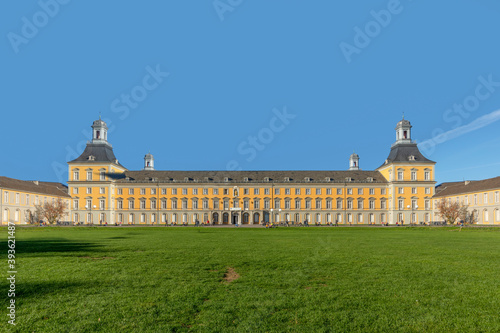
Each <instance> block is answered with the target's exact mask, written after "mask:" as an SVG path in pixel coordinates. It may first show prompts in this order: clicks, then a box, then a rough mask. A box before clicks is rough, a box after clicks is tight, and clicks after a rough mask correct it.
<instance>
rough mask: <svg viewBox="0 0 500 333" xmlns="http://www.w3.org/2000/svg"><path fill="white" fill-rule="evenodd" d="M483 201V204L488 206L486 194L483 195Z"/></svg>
mask: <svg viewBox="0 0 500 333" xmlns="http://www.w3.org/2000/svg"><path fill="white" fill-rule="evenodd" d="M483 201H484V204H488V193H485V194H484V199H483Z"/></svg>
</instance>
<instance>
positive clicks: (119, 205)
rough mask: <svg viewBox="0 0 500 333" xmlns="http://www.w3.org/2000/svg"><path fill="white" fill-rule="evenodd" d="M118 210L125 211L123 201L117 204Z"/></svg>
mask: <svg viewBox="0 0 500 333" xmlns="http://www.w3.org/2000/svg"><path fill="white" fill-rule="evenodd" d="M116 208H118V209H123V200H118V201H117V202H116Z"/></svg>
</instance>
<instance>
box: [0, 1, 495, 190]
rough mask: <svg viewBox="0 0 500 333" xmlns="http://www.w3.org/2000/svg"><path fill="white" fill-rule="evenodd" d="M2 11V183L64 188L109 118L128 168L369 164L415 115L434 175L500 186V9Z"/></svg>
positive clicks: (31, 4) (98, 5) (90, 4)
mask: <svg viewBox="0 0 500 333" xmlns="http://www.w3.org/2000/svg"><path fill="white" fill-rule="evenodd" d="M0 9H1V10H0V32H1V34H2V35H3V38H2V41H1V43H0V52H1V55H2V61H1V62H0V73H1V75H0V85H1V88H2V99H1V100H0V103H1V108H2V125H3V126H2V140H1V141H0V145H1V151H2V156H3V158H2V163H1V165H0V175H4V176H8V177H14V178H20V179H40V180H48V181H61V182H65V181H66V180H67V165H66V162H67V161H68V160H71V159H73V158H75V157H76V156H77V155H78V154H80V153H81V152H82V151H83V148H84V146H85V142H86V140H88V134H89V133H90V125H91V124H92V121H93V120H95V119H97V118H98V117H99V112H102V118H103V119H104V120H105V121H107V122H108V123H109V126H110V133H109V141H110V142H111V143H112V144H113V147H114V150H115V154H116V156H117V158H118V159H119V160H120V162H121V163H122V164H123V165H125V166H126V167H127V168H129V169H132V170H137V169H141V168H142V167H143V163H144V162H143V157H144V155H145V154H146V153H147V152H148V151H151V153H152V154H153V155H154V156H155V166H156V168H157V169H161V170H169V169H171V170H225V169H228V168H229V169H235V168H241V169H244V170H283V169H284V170H344V169H347V168H348V158H349V155H350V154H351V153H352V152H353V150H355V151H356V153H358V154H359V155H360V157H361V161H360V163H361V167H362V169H365V170H373V169H375V168H377V167H378V166H379V165H381V164H382V162H383V161H384V160H385V158H386V157H387V155H388V154H389V151H390V146H391V144H392V143H393V142H394V141H395V131H394V128H395V125H396V123H397V122H398V121H399V120H400V119H401V116H402V113H403V112H404V113H405V117H406V119H409V120H410V121H411V122H412V125H413V133H412V136H413V139H414V140H417V141H418V142H424V146H423V147H424V148H425V149H422V151H423V153H424V154H425V155H426V156H427V157H428V158H430V159H432V160H434V161H436V162H437V169H436V170H437V180H438V182H444V181H453V180H462V179H482V178H489V177H496V176H498V175H499V169H500V154H499V147H500V135H499V132H500V131H499V127H500V122H499V121H498V120H499V119H500V115H499V113H498V112H497V111H498V110H499V109H500V43H499V39H498V36H499V35H498V33H499V31H500V20H498V17H499V15H500V4H498V1H495V0H454V1H439V2H437V1H430V0H429V1H425V0H419V1H411V0H401V1H395V0H390V1H386V0H383V1H378V0H377V1H356V2H353V1H327V0H318V1H294V0H286V1H285V0H276V1H256V0H254V1H249V0H220V1H213V0H208V1H159V0H157V1H141V2H139V1H133V2H132V1H106V2H102V1H68V0H64V1H63V0H59V1H56V0H41V1H38V2H37V1H22V2H21V1H6V2H2V4H0ZM443 133H445V134H443Z"/></svg>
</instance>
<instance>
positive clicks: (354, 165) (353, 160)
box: [349, 153, 360, 170]
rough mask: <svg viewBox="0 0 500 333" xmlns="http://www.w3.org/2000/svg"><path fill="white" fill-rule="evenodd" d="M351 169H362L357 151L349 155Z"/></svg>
mask: <svg viewBox="0 0 500 333" xmlns="http://www.w3.org/2000/svg"><path fill="white" fill-rule="evenodd" d="M349 170H360V169H359V155H358V154H356V153H353V154H352V155H351V157H349Z"/></svg>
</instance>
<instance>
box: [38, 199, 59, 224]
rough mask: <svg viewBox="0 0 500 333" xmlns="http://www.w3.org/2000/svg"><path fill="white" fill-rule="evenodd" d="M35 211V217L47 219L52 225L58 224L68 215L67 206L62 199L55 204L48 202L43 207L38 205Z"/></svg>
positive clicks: (54, 202)
mask: <svg viewBox="0 0 500 333" xmlns="http://www.w3.org/2000/svg"><path fill="white" fill-rule="evenodd" d="M35 209H36V210H35V215H37V216H39V217H40V218H41V219H42V218H44V219H46V220H47V221H48V222H49V223H50V224H54V223H56V222H57V221H59V220H60V219H61V218H62V217H63V216H64V215H65V214H66V204H65V203H64V201H63V200H62V199H61V198H58V199H57V200H55V201H53V202H50V201H47V202H46V203H44V204H43V205H37V206H35Z"/></svg>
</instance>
